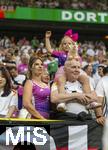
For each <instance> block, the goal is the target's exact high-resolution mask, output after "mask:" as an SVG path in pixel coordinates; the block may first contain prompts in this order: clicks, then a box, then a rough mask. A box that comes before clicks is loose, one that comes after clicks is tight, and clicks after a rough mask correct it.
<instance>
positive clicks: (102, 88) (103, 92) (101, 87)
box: [96, 76, 108, 116]
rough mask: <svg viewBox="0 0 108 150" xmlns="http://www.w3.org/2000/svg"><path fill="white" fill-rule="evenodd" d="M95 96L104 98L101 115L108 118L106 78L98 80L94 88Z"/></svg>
mask: <svg viewBox="0 0 108 150" xmlns="http://www.w3.org/2000/svg"><path fill="white" fill-rule="evenodd" d="M96 94H97V96H99V97H102V98H104V101H103V106H104V107H103V114H104V115H105V116H108V76H104V77H102V78H101V79H100V81H99V82H98V84H97V86H96Z"/></svg>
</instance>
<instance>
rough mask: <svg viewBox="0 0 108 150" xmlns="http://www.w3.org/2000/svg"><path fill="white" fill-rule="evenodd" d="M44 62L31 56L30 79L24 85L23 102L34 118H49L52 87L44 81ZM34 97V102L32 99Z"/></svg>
mask: <svg viewBox="0 0 108 150" xmlns="http://www.w3.org/2000/svg"><path fill="white" fill-rule="evenodd" d="M42 73H43V62H42V60H41V59H40V58H37V57H31V58H30V61H29V80H27V81H26V83H25V85H24V92H23V104H24V107H25V108H26V109H27V110H28V111H29V113H30V114H31V115H32V118H37V119H45V118H49V96H50V88H49V87H48V85H47V84H45V83H44V82H42ZM32 97H33V98H34V100H33V102H32V99H33V98H32Z"/></svg>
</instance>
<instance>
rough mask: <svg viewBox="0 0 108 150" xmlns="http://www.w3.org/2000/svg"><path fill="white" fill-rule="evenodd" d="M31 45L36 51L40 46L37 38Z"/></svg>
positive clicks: (34, 38)
mask: <svg viewBox="0 0 108 150" xmlns="http://www.w3.org/2000/svg"><path fill="white" fill-rule="evenodd" d="M31 45H32V47H33V48H34V49H37V48H38V46H39V40H38V39H37V37H36V36H34V37H33V39H32V40H31Z"/></svg>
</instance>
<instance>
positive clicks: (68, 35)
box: [45, 29, 100, 111]
mask: <svg viewBox="0 0 108 150" xmlns="http://www.w3.org/2000/svg"><path fill="white" fill-rule="evenodd" d="M50 37H51V31H47V32H46V34H45V44H46V48H47V50H48V52H49V53H51V54H52V56H53V57H55V58H58V63H59V67H60V68H59V69H58V71H57V73H56V75H55V79H54V80H55V82H57V86H58V91H59V92H61V93H62V92H64V91H65V89H64V87H65V86H64V85H65V83H66V78H65V73H64V69H63V67H64V63H65V61H66V60H67V59H78V60H79V61H80V62H81V58H80V57H79V55H78V44H77V40H78V33H74V34H73V31H72V30H71V29H69V30H68V31H66V32H65V34H64V37H63V38H62V40H61V43H60V46H59V50H53V49H52V47H51V44H50ZM79 82H80V83H81V84H82V85H83V91H84V92H85V93H90V92H91V90H90V86H89V79H88V78H87V76H86V75H84V74H82V73H81V74H80V76H79ZM90 104H92V105H88V106H87V108H88V109H89V108H95V107H98V106H100V104H99V105H98V103H97V102H93V103H90ZM57 109H58V110H59V111H65V109H66V107H65V103H60V104H58V106H57Z"/></svg>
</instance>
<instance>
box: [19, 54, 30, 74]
mask: <svg viewBox="0 0 108 150" xmlns="http://www.w3.org/2000/svg"><path fill="white" fill-rule="evenodd" d="M29 58H30V57H29V55H28V54H25V53H23V54H22V55H21V62H20V63H19V65H18V73H19V74H23V75H26V74H27V71H28V62H29Z"/></svg>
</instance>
